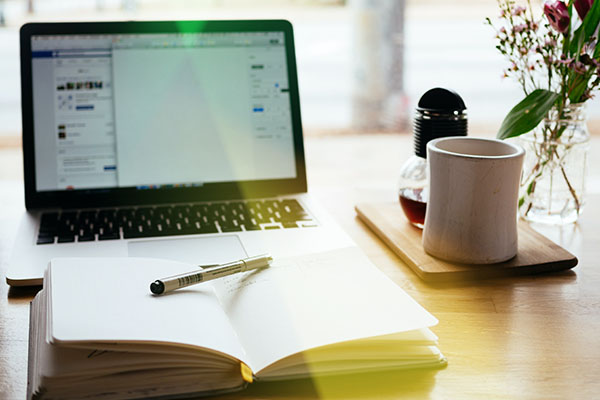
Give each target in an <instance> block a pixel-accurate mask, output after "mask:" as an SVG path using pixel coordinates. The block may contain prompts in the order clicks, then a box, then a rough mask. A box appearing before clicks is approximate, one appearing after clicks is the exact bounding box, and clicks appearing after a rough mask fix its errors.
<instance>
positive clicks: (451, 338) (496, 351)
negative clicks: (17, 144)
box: [0, 136, 600, 399]
mask: <svg viewBox="0 0 600 400" xmlns="http://www.w3.org/2000/svg"><path fill="white" fill-rule="evenodd" d="M411 151H412V143H411V139H410V138H409V137H408V136H351V137H330V138H310V139H308V140H307V143H306V153H307V163H308V177H309V186H310V188H311V191H312V192H313V193H314V194H315V195H316V196H317V198H319V199H320V201H321V202H322V203H324V205H325V206H326V207H327V208H328V209H329V210H330V211H331V213H332V214H333V215H334V217H335V218H336V219H337V220H338V222H339V223H340V224H341V225H342V226H343V228H344V229H345V230H346V231H347V232H348V233H349V234H350V235H351V236H352V237H353V238H354V240H355V241H356V242H357V243H358V244H359V245H360V247H361V248H362V249H363V250H364V251H365V253H366V254H367V255H368V256H369V258H370V259H371V260H372V261H373V262H374V263H375V264H376V265H377V266H378V267H379V268H381V269H382V270H383V271H384V272H385V273H386V274H387V275H388V276H390V277H391V278H392V279H393V280H394V281H395V282H396V283H398V285H400V286H402V288H404V289H405V290H406V291H407V292H408V293H409V294H410V295H411V296H413V297H414V298H415V299H416V300H417V301H418V302H419V303H421V304H422V305H423V306H424V307H426V308H427V309H428V310H429V311H430V312H432V313H433V314H434V315H435V316H436V317H437V318H438V319H439V320H440V323H439V325H438V326H436V327H435V328H434V329H433V330H434V332H435V333H436V334H437V335H438V336H439V337H440V348H441V350H442V351H443V353H444V354H445V355H446V356H447V357H448V362H449V364H448V367H447V368H446V369H443V370H440V371H425V372H423V371H420V372H419V371H412V372H397V371H396V372H387V373H377V374H370V375H366V376H354V377H337V378H327V379H316V380H314V381H309V380H301V381H294V382H282V383H268V384H260V383H257V384H254V385H252V386H251V387H250V388H249V389H248V390H246V391H244V392H241V393H238V394H235V395H231V396H227V397H221V398H261V399H281V398H288V399H295V398H314V397H317V398H337V399H346V398H390V399H398V398H407V399H415V398H434V399H448V398H450V399H465V398H475V399H480V398H538V399H549V398H557V399H565V398H570V399H575V398H577V399H591V398H597V397H598V393H600V227H599V226H598V222H600V164H599V163H600V161H599V160H598V156H599V155H600V137H594V139H593V141H592V150H591V151H592V154H594V155H596V159H594V158H593V157H591V159H592V165H591V168H590V172H591V176H590V181H589V182H590V194H589V196H588V204H587V206H586V210H585V214H584V216H583V218H582V221H581V222H580V224H579V225H576V226H570V227H565V228H563V229H558V228H555V229H552V228H551V229H543V230H542V232H543V233H545V234H547V235H548V236H549V237H551V238H552V239H553V240H555V241H557V242H559V243H560V244H561V245H563V246H564V247H566V248H567V249H569V250H570V251H571V252H573V253H574V254H575V255H577V256H578V257H579V260H580V264H579V266H577V267H576V268H575V269H574V270H573V271H569V272H566V273H560V274H554V275H544V276H535V277H521V278H511V279H502V280H494V281H486V282H479V283H462V284H454V285H447V286H431V285H427V284H425V283H423V282H422V281H420V280H419V279H418V278H417V277H416V276H415V275H414V274H413V273H412V272H411V271H410V270H409V269H408V267H406V266H405V265H403V264H402V262H401V261H400V260H399V259H398V258H397V257H396V256H395V255H394V254H393V253H392V252H391V251H390V250H388V249H387V248H386V247H385V246H384V245H383V244H382V243H381V242H380V241H379V240H378V239H377V237H375V236H374V235H373V234H372V233H371V232H370V231H369V230H368V229H367V228H366V227H365V226H364V225H363V224H362V223H361V222H360V221H359V220H358V219H357V218H356V217H355V213H354V210H353V207H354V204H355V203H356V202H359V201H377V200H382V201H388V200H392V199H394V198H395V194H394V186H395V183H396V177H397V172H398V170H399V168H400V165H401V164H402V162H403V161H404V160H405V159H406V158H407V157H408V155H409V154H410V152H411ZM19 162H20V160H19V153H18V151H17V150H8V151H0V176H1V178H0V179H3V180H2V181H1V182H0V257H1V263H0V273H1V274H2V275H4V273H5V271H6V267H7V265H6V262H7V257H8V252H9V249H10V247H11V242H12V238H13V237H12V236H13V232H14V230H15V229H16V225H17V223H18V214H19V212H20V211H21V210H22V209H23V206H22V204H23V201H22V194H21V192H22V184H21V183H20V181H19V180H18V179H19V174H20V172H19V171H20V164H18V163H19ZM15 163H17V165H16V167H12V166H13V165H15ZM11 171H12V172H11ZM35 293H36V290H31V289H29V290H14V289H11V290H9V288H8V286H6V285H5V284H4V283H1V284H0V398H2V399H5V398H6V399H22V398H24V396H25V388H26V369H27V333H28V314H29V302H30V300H31V299H32V297H33V295H35Z"/></svg>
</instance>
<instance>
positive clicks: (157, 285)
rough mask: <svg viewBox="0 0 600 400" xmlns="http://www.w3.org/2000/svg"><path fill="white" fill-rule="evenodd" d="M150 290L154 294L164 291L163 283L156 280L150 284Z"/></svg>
mask: <svg viewBox="0 0 600 400" xmlns="http://www.w3.org/2000/svg"><path fill="white" fill-rule="evenodd" d="M150 291H151V292H152V293H154V294H162V293H163V292H164V291H165V284H164V283H162V282H161V281H159V280H156V281H154V282H152V283H151V284H150Z"/></svg>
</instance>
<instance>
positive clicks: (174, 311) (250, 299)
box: [28, 248, 446, 399]
mask: <svg viewBox="0 0 600 400" xmlns="http://www.w3.org/2000/svg"><path fill="white" fill-rule="evenodd" d="M193 269H194V266H191V265H189V264H184V263H179V262H174V261H167V260H158V259H144V258H62V259H55V260H53V261H52V262H51V263H50V265H49V267H48V269H47V271H46V276H45V278H44V288H43V290H42V291H40V292H39V293H38V295H37V296H36V297H35V299H34V300H33V303H32V306H31V321H30V344H29V379H28V398H31V399H122V398H132V399H134V398H153V397H165V398H169V397H180V396H182V395H189V396H192V395H206V394H216V393H223V392H229V391H236V390H241V389H243V388H245V387H246V386H247V385H248V384H249V383H252V382H253V381H263V380H264V381H268V380H281V379H290V378H299V377H309V376H316V375H327V374H343V373H360V372H368V371H373V370H384V369H405V368H438V367H441V366H443V365H445V363H446V360H445V358H444V357H443V355H442V354H441V353H440V351H439V350H438V348H437V347H436V345H437V337H436V336H435V335H434V334H433V333H432V332H431V331H430V330H429V327H431V326H433V325H435V324H436V323H437V320H436V319H435V318H434V317H433V316H432V315H431V314H429V313H428V312H427V311H426V310H425V309H423V308H422V307H421V306H420V305H419V304H417V303H416V302H415V301H414V300H413V299H412V298H411V297H410V296H408V295H407V294H406V293H405V292H404V291H403V290H402V289H401V288H399V287H398V286H397V285H396V284H395V283H393V282H392V281H391V280H389V279H388V278H387V277H386V276H385V275H384V274H383V273H381V272H380V271H379V270H378V269H377V268H376V267H375V266H373V265H372V264H371V263H370V262H369V260H368V259H367V258H366V257H365V256H364V255H363V254H362V253H361V252H360V251H359V250H358V249H356V248H346V249H338V250H334V251H330V252H326V253H319V254H312V255H308V256H302V257H295V258H289V259H276V260H275V261H274V263H273V265H272V266H271V267H269V268H265V269H261V270H255V271H249V272H246V273H242V274H237V275H232V276H229V277H226V278H222V279H218V280H215V281H212V282H205V283H202V284H199V285H196V286H192V287H188V288H185V289H180V290H177V291H174V292H172V293H169V294H166V295H163V296H154V295H152V294H151V293H150V290H149V284H150V282H152V281H154V280H155V279H158V278H162V277H165V276H169V275H175V274H179V273H183V272H188V271H190V270H193Z"/></svg>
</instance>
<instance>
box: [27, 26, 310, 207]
mask: <svg viewBox="0 0 600 400" xmlns="http://www.w3.org/2000/svg"><path fill="white" fill-rule="evenodd" d="M220 23H223V22H213V23H208V24H207V23H205V24H204V25H200V26H197V27H196V29H189V28H187V29H181V24H180V25H179V26H176V25H169V23H162V26H161V23H158V25H157V24H156V23H154V24H152V25H150V23H144V22H140V23H133V25H132V23H96V24H86V27H92V28H93V27H94V26H96V27H97V28H98V31H100V32H103V33H97V34H96V33H93V32H90V33H87V32H86V33H81V32H80V29H75V31H76V32H77V33H62V34H61V33H60V32H48V33H39V32H32V33H31V34H30V37H29V45H30V49H29V50H30V51H29V54H30V57H31V58H30V60H29V62H28V64H29V65H30V67H31V69H30V71H29V72H30V74H31V88H30V89H31V96H28V94H29V93H24V101H25V102H27V101H28V100H30V101H31V109H32V113H31V132H26V130H27V129H26V124H25V123H24V127H25V132H24V145H25V147H26V148H25V153H26V155H25V162H26V163H29V164H30V165H31V166H33V168H30V169H31V170H32V171H34V174H33V176H31V175H30V176H26V181H27V182H26V186H28V189H29V190H28V193H27V197H28V199H27V200H28V204H31V205H32V206H34V207H35V204H34V203H39V205H40V206H42V207H47V206H48V205H58V206H64V205H65V202H66V203H67V205H68V203H72V204H73V205H76V206H81V202H82V200H83V199H82V197H85V198H86V200H87V202H89V201H91V203H97V204H100V205H101V203H103V201H102V199H103V198H104V199H105V201H104V203H106V202H108V203H111V199H112V200H115V201H116V203H115V202H114V201H113V202H112V203H114V204H127V203H132V204H133V203H140V202H141V203H144V202H161V197H165V196H162V194H164V193H165V192H166V191H167V192H169V194H170V196H169V197H170V201H173V200H172V197H173V194H175V195H176V196H179V197H181V198H182V200H185V201H189V200H205V199H211V198H227V197H231V198H235V197H244V196H247V195H249V194H251V193H250V192H253V191H256V192H257V193H256V195H268V194H269V193H268V187H269V186H271V187H277V189H276V191H277V192H278V194H279V193H280V192H281V191H282V188H283V189H284V188H285V186H286V185H285V183H286V182H287V183H288V186H295V187H296V189H299V190H298V191H303V186H304V187H305V184H304V185H303V184H302V182H304V181H305V178H304V174H305V173H304V163H303V152H302V148H301V147H302V138H301V132H295V131H300V122H299V111H294V109H295V108H298V106H296V105H295V103H297V102H298V100H297V98H298V94H297V82H295V79H294V78H295V71H294V73H293V74H292V71H290V67H292V68H295V65H294V62H293V60H292V63H290V54H291V55H292V57H293V44H292V43H288V42H291V40H292V39H291V37H290V35H291V30H290V31H289V32H286V31H287V29H286V28H287V26H285V24H284V23H283V22H282V21H264V24H261V21H248V22H247V23H246V25H247V26H246V27H245V28H246V29H243V28H244V26H240V28H241V29H234V30H233V31H232V29H231V24H229V28H228V30H227V31H223V30H222V29H219V24H220ZM278 24H279V25H280V26H279V29H277V28H278V27H277V25H278ZM61 25H62V27H63V31H69V26H70V25H77V24H61ZM109 25H110V26H109ZM119 25H122V26H123V27H127V28H128V30H130V31H131V30H134V31H135V30H136V29H131V27H132V26H133V27H134V28H135V26H137V27H138V29H137V32H125V33H119V32H118V31H119ZM261 25H264V26H265V30H261V29H260V27H261ZM27 27H28V26H26V27H25V28H27ZM29 29H32V30H33V31H35V24H32V25H29ZM25 30H27V29H25ZM169 30H171V32H170V31H169ZM110 31H117V32H116V33H106V32H110ZM22 34H23V31H22ZM290 47H292V49H290ZM290 50H291V51H290ZM25 62H27V60H25ZM290 64H291V65H290ZM29 65H28V66H29ZM290 78H291V79H290ZM24 88H25V89H27V86H26V85H24ZM50 105H51V106H50ZM26 109H27V107H24V110H26ZM24 117H25V115H24ZM24 122H25V121H24ZM28 135H30V137H31V139H32V140H31V141H30V142H29V141H28V140H27V136H28ZM28 150H29V155H30V158H29V157H27V155H28V154H27V153H28ZM26 169H27V168H26ZM26 175H27V174H26ZM298 183H300V185H298ZM290 184H291V185H290ZM244 185H245V186H244ZM236 189H237V190H236ZM253 189H256V190H253ZM289 189H292V188H291V187H290V188H289ZM304 190H305V188H304ZM141 191H144V192H147V191H153V193H143V194H142V193H140V192H141ZM283 191H284V192H285V191H286V190H285V189H284V190H283ZM288 191H291V190H288ZM261 192H265V193H261ZM107 193H110V195H107ZM211 194H212V196H211ZM236 195H237V196H236ZM42 198H43V199H44V200H43V201H41V202H35V201H34V202H32V201H30V200H32V199H42ZM77 198H78V200H77ZM119 199H120V201H119ZM71 200H73V201H72V202H71ZM95 200H96V201H95ZM49 203H50V204H49ZM52 203H54V204H52Z"/></svg>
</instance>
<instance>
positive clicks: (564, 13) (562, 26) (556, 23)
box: [544, 0, 570, 33]
mask: <svg viewBox="0 0 600 400" xmlns="http://www.w3.org/2000/svg"><path fill="white" fill-rule="evenodd" d="M544 14H546V18H548V21H549V22H550V25H552V27H553V28H554V29H555V30H557V31H558V32H560V33H565V32H566V31H567V29H569V22H570V18H569V11H568V10H567V6H566V5H565V3H563V2H562V1H560V0H549V1H547V2H546V3H544Z"/></svg>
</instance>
